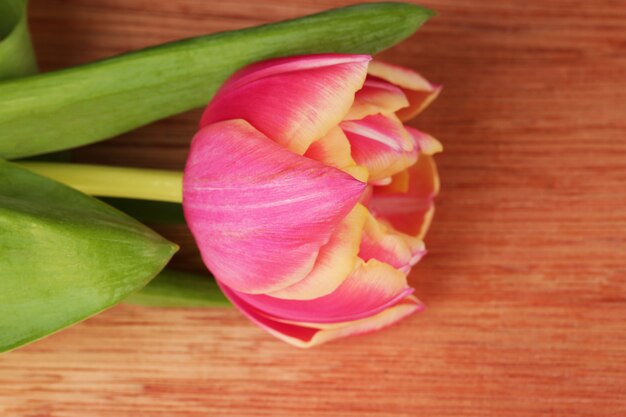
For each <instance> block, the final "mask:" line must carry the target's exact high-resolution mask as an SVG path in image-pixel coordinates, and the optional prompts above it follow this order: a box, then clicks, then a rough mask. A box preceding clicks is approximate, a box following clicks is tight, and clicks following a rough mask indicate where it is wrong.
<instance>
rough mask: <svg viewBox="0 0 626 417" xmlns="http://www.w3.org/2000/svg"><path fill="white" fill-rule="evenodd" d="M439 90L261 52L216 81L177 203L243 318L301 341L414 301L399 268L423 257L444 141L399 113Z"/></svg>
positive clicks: (380, 70) (346, 62) (378, 321)
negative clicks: (438, 156) (263, 57)
mask: <svg viewBox="0 0 626 417" xmlns="http://www.w3.org/2000/svg"><path fill="white" fill-rule="evenodd" d="M439 91H440V87H439V86H437V85H434V84H431V83H430V82H428V81H426V80H425V79H424V78H423V77H421V76H420V75H419V74H417V73H416V72H414V71H412V70H409V69H406V68H402V67H398V66H395V65H390V64H386V63H383V62H380V61H372V60H371V57H370V56H368V55H335V54H326V55H307V56H298V57H289V58H279V59H273V60H269V61H264V62H261V63H257V64H253V65H251V66H249V67H247V68H244V69H242V70H240V71H239V72H237V73H235V74H234V75H233V76H232V77H231V78H230V79H228V80H227V81H226V83H225V84H224V85H223V86H222V87H221V89H220V90H219V91H218V92H217V94H216V95H215V97H214V98H213V100H212V101H211V103H210V104H209V105H208V107H207V108H206V110H205V112H204V114H203V116H202V120H201V122H200V130H199V132H198V133H197V134H196V135H195V137H194V138H193V141H192V144H191V150H190V153H189V158H188V160H187V165H186V167H185V174H184V181H183V207H184V211H185V217H186V219H187V223H188V224H189V227H190V229H191V231H192V233H193V235H194V237H195V239H196V242H197V244H198V247H199V248H200V252H201V254H202V258H203V260H204V263H205V264H206V265H207V267H208V268H209V269H210V270H211V271H212V272H213V274H214V275H215V277H216V279H217V281H218V283H219V285H220V286H221V288H222V290H223V291H224V293H225V294H226V296H227V297H228V298H229V299H230V300H231V301H232V302H233V304H235V305H236V306H237V307H238V308H239V309H240V310H241V311H242V312H243V313H244V314H245V315H246V316H247V317H248V318H250V319H251V320H252V321H254V322H255V323H257V324H258V325H259V326H261V327H263V328H264V329H266V330H267V331H268V332H270V333H271V334H273V335H275V336H276V337H278V338H280V339H282V340H284V341H286V342H288V343H291V344H293V345H295V346H299V347H309V346H313V345H316V344H320V343H323V342H326V341H329V340H332V339H336V338H340V337H344V336H349V335H356V334H362V333H366V332H371V331H374V330H378V329H380V328H383V327H386V326H389V325H391V324H393V323H395V322H397V321H398V320H400V319H402V318H404V317H406V316H408V315H410V314H412V313H414V312H416V311H419V310H420V309H422V304H421V302H420V301H419V300H418V299H417V298H415V296H414V295H412V294H413V289H412V288H411V287H410V286H409V284H408V283H407V275H408V273H409V272H410V270H411V267H412V266H413V265H415V264H416V263H417V262H418V261H419V259H420V258H421V257H422V256H423V255H424V254H425V248H424V243H423V237H424V235H425V233H426V230H427V228H428V226H429V224H430V221H431V218H432V214H433V199H434V197H435V195H436V194H437V192H438V188H439V182H438V177H437V170H436V166H435V163H434V160H433V157H432V155H433V154H434V153H436V152H439V151H441V149H442V148H441V145H440V143H439V142H438V141H437V140H436V139H434V138H433V137H431V136H429V135H428V134H426V133H423V132H420V131H418V130H417V129H414V128H412V127H409V126H405V125H403V121H406V120H408V119H409V118H412V117H414V116H415V115H417V114H418V113H419V112H420V111H422V110H423V109H424V108H425V107H426V106H427V105H428V104H429V103H430V102H432V100H433V99H434V98H435V97H436V96H437V95H438V93H439Z"/></svg>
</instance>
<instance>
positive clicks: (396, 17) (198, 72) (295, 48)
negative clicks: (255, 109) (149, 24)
mask: <svg viewBox="0 0 626 417" xmlns="http://www.w3.org/2000/svg"><path fill="white" fill-rule="evenodd" d="M432 14H433V13H432V12H431V11H429V10H427V9H425V8H422V7H418V6H414V5H409V4H404V3H372V4H365V5H358V6H352V7H345V8H341V9H335V10H330V11H328V12H324V13H320V14H316V15H311V16H307V17H303V18H300V19H294V20H288V21H284V22H279V23H275V24H270V25H264V26H258V27H253V28H249V29H244V30H238V31H231V32H223V33H218V34H214V35H208V36H203V37H199V38H193V39H187V40H183V41H178V42H174V43H169V44H164V45H161V46H158V47H153V48H149V49H144V50H141V51H136V52H133V53H129V54H125V55H120V56H117V57H114V58H110V59H106V60H102V61H98V62H94V63H91V64H87V65H83V66H79V67H74V68H70V69H66V70H62V71H56V72H49V73H45V74H39V75H35V76H32V77H26V78H21V79H16V80H10V81H6V82H4V83H0V157H5V158H18V157H25V156H30V155H36V154H41V153H46V152H52V151H56V150H61V149H68V148H72V147H76V146H79V145H84V144H88V143H92V142H96V141H99V140H103V139H106V138H110V137H112V136H115V135H117V134H119V133H122V132H125V131H128V130H131V129H134V128H136V127H139V126H142V125H145V124H147V123H150V122H152V121H155V120H158V119H161V118H164V117H167V116H170V115H173V114H177V113H180V112H183V111H186V110H189V109H192V108H196V107H200V106H202V105H205V104H206V103H207V102H208V101H209V99H210V98H211V96H212V95H213V94H214V92H215V91H216V89H217V88H218V87H219V85H220V84H222V82H223V81H224V80H225V79H226V78H227V77H228V76H229V75H230V74H231V73H232V72H234V71H235V70H237V69H238V68H240V67H242V66H244V65H246V64H249V63H251V62H255V61H260V60H263V59H267V58H271V57H277V56H286V55H296V54H309V53H321V52H342V53H370V54H373V53H376V52H378V51H380V50H382V49H385V48H388V47H390V46H392V45H394V44H396V43H398V42H400V41H401V40H403V39H405V38H406V37H408V36H409V35H411V34H412V33H413V32H414V31H415V30H417V28H419V26H421V25H422V23H424V22H425V21H426V20H427V19H428V18H429V17H430V16H431V15H432Z"/></svg>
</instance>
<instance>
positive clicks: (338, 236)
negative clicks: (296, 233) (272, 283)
mask: <svg viewBox="0 0 626 417" xmlns="http://www.w3.org/2000/svg"><path fill="white" fill-rule="evenodd" d="M368 215H369V214H368V211H367V209H366V208H365V207H363V206H362V205H360V204H357V205H356V206H355V207H354V208H353V209H352V211H351V212H350V213H349V214H348V215H347V216H346V217H345V218H344V219H343V220H342V221H341V223H339V225H338V226H337V227H336V228H335V231H334V232H333V234H332V236H331V237H330V240H329V241H328V243H327V244H326V245H324V246H322V248H321V249H320V251H319V255H318V257H317V260H316V262H315V266H314V267H313V270H312V271H311V273H309V274H308V275H307V276H306V277H305V278H304V279H302V280H301V281H298V282H297V283H295V284H294V285H292V286H290V287H287V288H285V289H282V290H280V291H277V292H273V293H270V294H268V295H270V296H272V297H275V298H285V299H291V300H311V299H313V298H318V297H322V296H324V295H327V294H330V293H331V292H333V291H335V290H336V289H337V287H339V286H340V285H341V283H342V282H343V281H344V280H345V279H346V278H347V277H348V276H349V275H350V273H351V272H352V271H353V270H354V266H355V264H356V262H357V253H358V252H359V245H360V241H361V235H362V231H363V226H364V225H365V220H366V218H367V216H368Z"/></svg>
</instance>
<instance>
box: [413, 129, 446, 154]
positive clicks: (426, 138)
mask: <svg viewBox="0 0 626 417" xmlns="http://www.w3.org/2000/svg"><path fill="white" fill-rule="evenodd" d="M405 129H406V130H407V131H408V132H409V134H410V135H411V136H412V137H413V139H414V140H415V143H417V147H418V148H419V151H420V153H424V154H426V155H434V154H436V153H439V152H442V151H443V145H442V144H441V142H439V141H438V140H437V139H435V138H434V137H432V136H430V135H429V134H428V133H425V132H422V131H420V130H417V129H415V128H414V127H411V126H405Z"/></svg>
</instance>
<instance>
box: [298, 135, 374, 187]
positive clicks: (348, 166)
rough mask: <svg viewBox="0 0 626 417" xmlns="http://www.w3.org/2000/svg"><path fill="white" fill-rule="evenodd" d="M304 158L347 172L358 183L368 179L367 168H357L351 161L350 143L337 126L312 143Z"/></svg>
mask: <svg viewBox="0 0 626 417" xmlns="http://www.w3.org/2000/svg"><path fill="white" fill-rule="evenodd" d="M304 156H306V157H307V158H311V159H315V160H316V161H320V162H322V163H323V164H325V165H329V166H331V167H335V168H338V169H340V170H342V171H344V172H347V173H348V174H350V175H352V176H353V177H354V178H356V179H358V180H359V181H363V182H367V180H368V178H369V172H368V170H367V168H365V167H362V166H358V165H357V164H356V162H354V159H352V155H351V151H350V142H348V138H346V135H345V134H344V133H343V130H341V129H340V128H339V127H338V126H335V127H333V128H332V129H331V130H330V131H329V132H328V134H326V135H325V136H324V137H322V138H321V139H318V140H316V141H315V142H313V143H312V144H311V146H309V149H307V151H306V152H305V153H304Z"/></svg>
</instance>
